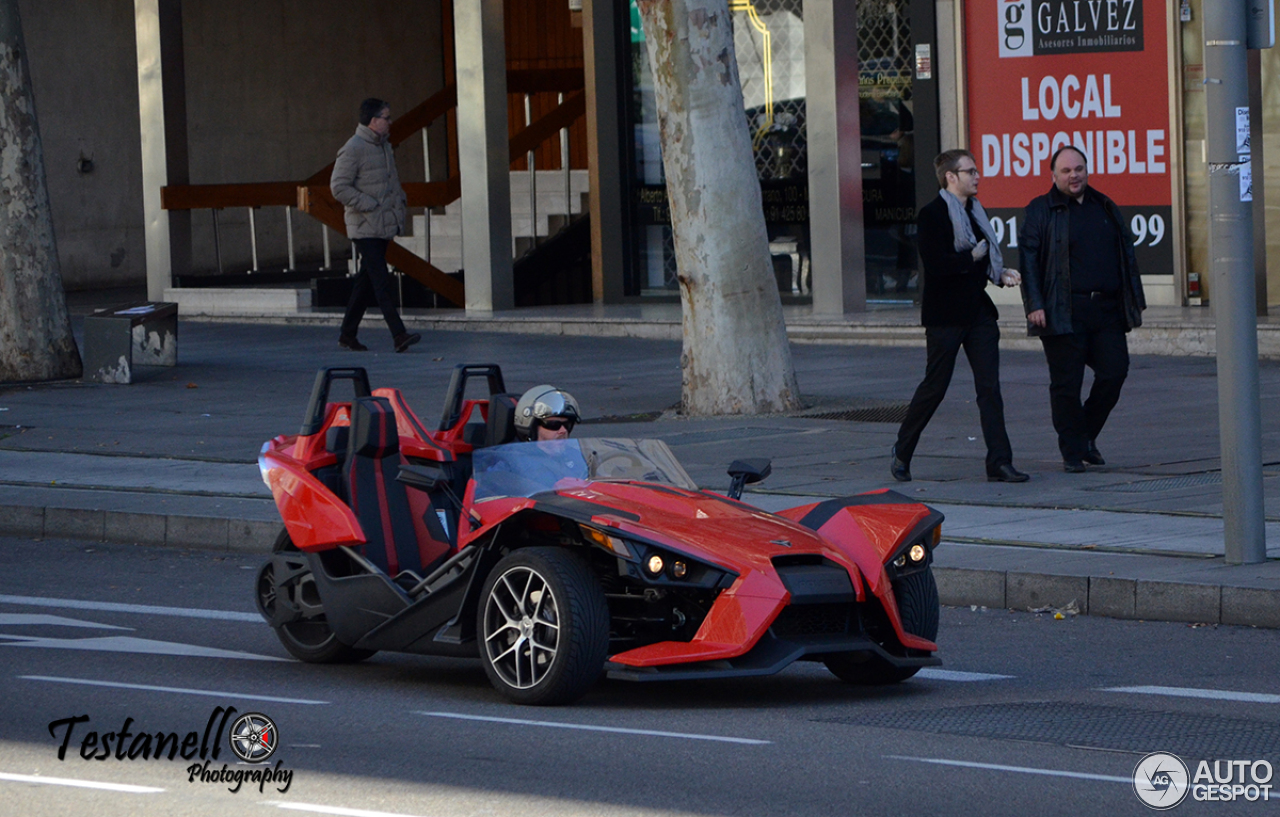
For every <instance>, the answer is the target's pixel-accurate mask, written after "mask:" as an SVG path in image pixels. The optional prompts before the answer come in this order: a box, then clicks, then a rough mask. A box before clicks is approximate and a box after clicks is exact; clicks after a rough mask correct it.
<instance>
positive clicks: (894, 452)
mask: <svg viewBox="0 0 1280 817" xmlns="http://www.w3.org/2000/svg"><path fill="white" fill-rule="evenodd" d="M889 456H890V457H892V458H893V459H892V460H890V462H889V473H890V474H891V475H893V478H894V479H896V480H897V481H898V482H910V481H911V466H910V465H908V464H907V463H905V462H903V461H902V460H900V459H898V446H896V445H895V446H894V447H893V448H890V449H889Z"/></svg>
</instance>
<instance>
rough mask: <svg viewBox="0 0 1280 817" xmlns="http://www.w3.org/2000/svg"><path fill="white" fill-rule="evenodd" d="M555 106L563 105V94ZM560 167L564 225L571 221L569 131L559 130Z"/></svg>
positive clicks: (571, 187) (571, 192) (571, 190)
mask: <svg viewBox="0 0 1280 817" xmlns="http://www.w3.org/2000/svg"><path fill="white" fill-rule="evenodd" d="M556 104H557V105H563V104H564V94H556ZM560 167H562V168H564V223H565V226H566V227H567V226H569V222H570V221H573V198H572V196H573V185H572V184H571V181H570V178H569V129H568V128H561V129H560Z"/></svg>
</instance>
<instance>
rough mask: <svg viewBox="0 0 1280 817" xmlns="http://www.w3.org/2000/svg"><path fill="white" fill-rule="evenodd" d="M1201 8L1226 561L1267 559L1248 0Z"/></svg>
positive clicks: (1210, 241) (1231, 1)
mask: <svg viewBox="0 0 1280 817" xmlns="http://www.w3.org/2000/svg"><path fill="white" fill-rule="evenodd" d="M1202 9H1203V11H1202V12H1201V13H1202V14H1204V76H1205V80H1204V84H1205V104H1206V113H1207V116H1206V141H1205V152H1206V158H1207V160H1208V164H1209V257H1210V270H1211V271H1212V276H1213V278H1212V284H1213V288H1212V290H1211V296H1212V303H1213V308H1214V313H1215V317H1216V319H1217V346H1218V429H1219V436H1220V440H1221V447H1222V516H1223V523H1224V524H1223V528H1224V530H1223V545H1224V551H1225V555H1226V562H1227V564H1257V563H1259V562H1262V561H1265V560H1266V557H1267V545H1266V529H1265V527H1264V521H1265V520H1264V508H1263V502H1262V413H1261V404H1260V402H1259V396H1258V320H1257V315H1256V313H1255V310H1256V298H1255V295H1254V282H1253V205H1252V203H1251V199H1252V196H1251V190H1250V184H1249V177H1250V175H1251V171H1252V166H1251V163H1250V130H1249V78H1248V76H1249V75H1248V69H1247V60H1246V55H1245V34H1246V31H1245V29H1246V21H1245V0H1220V2H1214V3H1205V4H1203V6H1202ZM1259 138H1261V134H1259Z"/></svg>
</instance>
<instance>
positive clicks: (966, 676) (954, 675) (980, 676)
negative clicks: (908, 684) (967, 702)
mask: <svg viewBox="0 0 1280 817" xmlns="http://www.w3.org/2000/svg"><path fill="white" fill-rule="evenodd" d="M916 677H917V678H929V679H931V680H934V681H960V682H962V683H964V682H972V681H1003V680H1005V679H1006V678H1012V677H1013V676H1012V675H996V674H994V673H990V672H961V671H960V670H956V669H933V668H931V667H925V668H924V669H922V670H920V671H919V672H917V673H916Z"/></svg>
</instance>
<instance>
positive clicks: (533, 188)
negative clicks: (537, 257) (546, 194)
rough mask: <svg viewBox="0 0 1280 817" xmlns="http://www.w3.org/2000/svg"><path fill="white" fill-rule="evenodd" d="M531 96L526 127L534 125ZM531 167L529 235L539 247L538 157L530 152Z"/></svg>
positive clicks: (527, 102)
mask: <svg viewBox="0 0 1280 817" xmlns="http://www.w3.org/2000/svg"><path fill="white" fill-rule="evenodd" d="M530 99H531V97H530V95H529V94H525V95H524V126H525V127H526V128H527V127H529V126H530V125H531V124H533V106H532V104H531V103H530ZM525 161H526V162H527V163H528V165H529V235H531V236H533V246H535V247H536V246H538V174H537V170H536V169H535V161H536V157H535V155H534V152H533V151H532V150H531V151H529V153H528V155H527V156H526V157H525Z"/></svg>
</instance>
